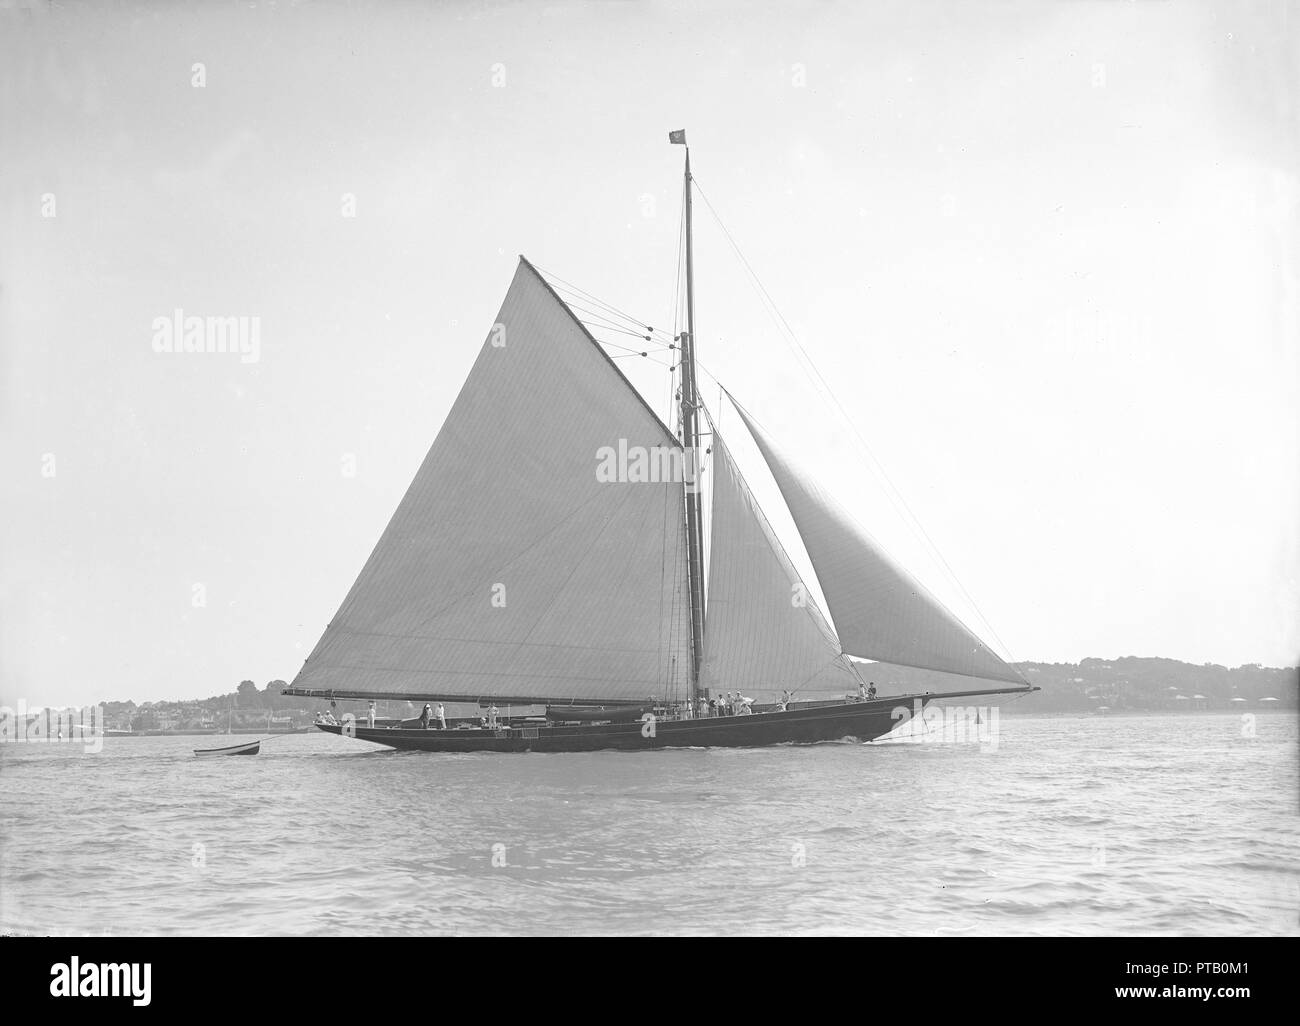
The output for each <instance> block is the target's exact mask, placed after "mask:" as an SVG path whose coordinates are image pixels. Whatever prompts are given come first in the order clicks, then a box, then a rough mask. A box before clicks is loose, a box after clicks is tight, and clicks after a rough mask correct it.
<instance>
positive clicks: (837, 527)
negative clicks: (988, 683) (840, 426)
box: [736, 405, 1025, 684]
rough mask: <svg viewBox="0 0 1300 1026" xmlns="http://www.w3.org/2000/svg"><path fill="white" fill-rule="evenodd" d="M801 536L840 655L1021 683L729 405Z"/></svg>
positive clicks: (749, 419) (1011, 669)
mask: <svg viewBox="0 0 1300 1026" xmlns="http://www.w3.org/2000/svg"><path fill="white" fill-rule="evenodd" d="M736 409H737V410H738V411H739V413H740V416H741V418H742V419H743V420H744V422H745V426H746V427H748V428H749V431H750V433H751V434H752V435H753V436H754V441H755V442H757V443H758V448H759V450H760V451H761V452H762V454H763V458H764V459H765V460H766V461H767V465H768V467H769V468H770V469H771V471H772V476H773V477H774V478H775V479H776V483H777V487H779V488H780V490H781V494H782V496H783V497H784V498H785V501H786V505H787V506H788V507H789V509H790V515H791V516H792V517H793V518H794V522H795V526H796V527H797V528H798V530H799V534H800V537H802V538H803V542H804V547H805V548H806V549H807V552H808V558H809V559H810V560H811V561H812V565H813V569H814V571H815V572H816V574H817V581H818V583H819V584H820V585H821V589H822V594H823V595H825V597H826V604H827V606H828V607H829V611H830V616H831V620H832V621H833V623H834V625H835V630H836V631H837V632H838V634H839V638H840V643H841V645H843V647H844V651H845V652H847V653H849V654H851V655H855V656H859V657H861V658H864V659H878V660H881V661H883V662H888V663H898V664H901V665H903V666H914V667H918V668H921V669H927V670H941V671H944V672H947V673H956V674H961V675H963V676H967V677H980V678H983V679H987V680H1002V681H1011V682H1013V683H1016V684H1024V683H1025V682H1024V679H1023V678H1022V677H1021V676H1020V674H1019V673H1017V672H1016V670H1015V668H1014V667H1012V666H1010V665H1008V664H1007V663H1006V662H1004V661H1003V660H1002V659H1001V658H999V657H998V656H997V654H996V653H994V652H993V651H992V650H991V649H990V648H989V647H988V646H987V645H985V644H984V642H982V641H981V640H980V639H979V638H978V637H976V636H975V635H974V634H973V633H972V632H971V631H970V629H969V628H967V627H966V626H965V625H964V624H963V623H962V622H961V621H960V620H958V619H957V618H956V617H955V616H954V615H953V614H952V613H950V612H949V611H948V610H947V609H946V608H944V606H943V604H942V603H941V602H939V600H938V599H937V598H935V597H934V596H933V595H931V594H930V592H929V591H928V590H927V589H926V588H925V586H924V585H922V584H921V583H920V582H919V581H917V580H916V579H915V578H914V577H912V575H911V574H909V573H908V572H907V571H906V570H904V569H903V568H902V567H901V566H899V565H898V564H897V563H896V562H894V560H893V559H892V558H890V556H889V555H888V554H887V553H886V552H885V551H884V549H882V548H881V547H880V545H879V544H878V543H877V542H876V541H875V539H873V538H872V537H871V535H870V534H868V533H867V531H866V530H865V529H864V528H862V527H861V526H860V525H859V524H858V523H857V522H856V521H855V520H854V519H853V517H852V516H851V515H850V514H849V513H848V512H847V511H846V510H845V509H844V508H843V507H842V506H840V505H839V503H837V502H836V501H835V500H834V499H833V498H832V497H831V496H830V495H829V494H828V493H827V492H826V491H825V489H824V488H822V487H821V485H819V484H818V483H817V482H816V481H814V480H812V479H811V478H809V477H807V476H806V475H805V474H803V473H802V472H800V471H799V470H797V469H796V468H795V467H794V465H793V464H792V463H791V462H790V461H789V460H788V459H787V458H786V457H785V456H784V455H783V454H782V453H781V452H780V451H779V450H778V449H777V448H776V447H775V446H774V445H773V444H772V441H771V439H769V438H768V437H767V435H766V434H764V432H763V431H762V429H760V428H759V426H758V425H757V424H755V423H754V420H753V418H752V417H750V416H749V414H748V413H746V412H745V410H743V409H741V407H740V406H739V405H737V406H736Z"/></svg>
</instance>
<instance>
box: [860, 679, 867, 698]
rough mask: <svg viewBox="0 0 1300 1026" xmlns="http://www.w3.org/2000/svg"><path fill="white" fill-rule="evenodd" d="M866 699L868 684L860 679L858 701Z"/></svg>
mask: <svg viewBox="0 0 1300 1026" xmlns="http://www.w3.org/2000/svg"><path fill="white" fill-rule="evenodd" d="M866 700H867V686H866V685H865V684H863V683H862V681H858V701H859V702H865V701H866Z"/></svg>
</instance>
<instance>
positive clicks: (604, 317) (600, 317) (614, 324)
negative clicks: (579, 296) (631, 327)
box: [565, 299, 651, 342]
mask: <svg viewBox="0 0 1300 1026" xmlns="http://www.w3.org/2000/svg"><path fill="white" fill-rule="evenodd" d="M565 305H566V306H568V308H569V309H570V310H575V311H579V312H581V313H584V314H586V315H587V316H588V317H590V318H592V319H593V320H596V321H600V322H601V323H602V324H606V325H609V326H610V327H611V328H614V329H615V330H617V331H626V330H627V326H626V324H625V323H620V322H618V321H616V320H615V319H614V318H613V317H610V316H609V315H608V314H606V313H604V312H603V311H601V310H589V309H587V307H585V306H583V305H582V304H581V303H578V302H575V301H574V300H571V299H570V300H566V301H565ZM575 316H576V315H575ZM627 323H632V322H627ZM632 334H635V335H636V336H637V337H638V338H643V339H645V340H646V341H647V342H649V341H650V339H651V336H649V335H647V334H646V333H645V331H637V332H632Z"/></svg>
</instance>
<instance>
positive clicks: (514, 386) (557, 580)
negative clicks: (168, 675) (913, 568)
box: [292, 258, 690, 703]
mask: <svg viewBox="0 0 1300 1026" xmlns="http://www.w3.org/2000/svg"><path fill="white" fill-rule="evenodd" d="M665 449H667V450H670V451H671V452H673V453H678V452H680V445H679V443H678V442H677V440H676V439H675V438H674V437H673V436H672V434H671V433H670V432H669V431H668V429H667V428H666V427H664V425H663V423H662V422H661V421H660V420H659V419H658V417H656V416H655V415H654V413H653V412H652V411H651V410H650V408H649V407H648V406H647V405H646V404H645V402H644V400H642V398H641V397H640V395H638V394H637V393H636V391H635V390H634V389H633V388H632V386H631V385H630V384H629V383H628V382H627V380H626V378H624V377H623V375H622V373H621V372H620V371H619V370H618V369H617V367H616V366H615V365H614V364H613V362H612V361H611V360H610V359H609V357H608V356H607V355H606V354H605V353H604V351H603V350H602V349H601V348H600V347H599V345H598V344H597V343H596V342H595V340H594V339H592V338H591V336H590V335H589V334H588V333H587V332H586V330H585V329H584V328H583V327H582V325H581V324H580V323H579V322H578V321H577V320H576V318H575V317H574V315H573V314H572V313H571V312H570V310H569V309H568V307H566V306H565V305H564V304H563V303H562V302H561V301H560V300H559V298H558V297H557V296H556V295H555V293H554V292H553V291H552V290H551V288H550V286H549V285H547V284H546V282H545V281H544V280H543V279H542V278H541V276H540V275H539V274H538V273H537V271H536V270H535V269H534V268H533V266H532V265H531V264H529V263H528V262H527V261H526V260H523V259H522V258H521V260H520V264H519V267H518V269H517V271H516V273H515V277H514V280H513V282H512V284H511V286H510V290H509V292H508V293H507V295H506V298H505V303H504V305H503V306H502V308H501V313H500V315H499V316H498V317H497V322H496V324H495V325H494V326H493V329H492V331H491V332H490V333H489V335H488V338H487V339H486V340H485V342H484V344H483V348H482V349H481V350H480V352H479V355H478V358H477V360H476V361H475V363H474V367H473V369H472V370H471V372H470V375H469V378H468V379H467V380H466V382H465V384H464V387H463V388H462V389H461V392H460V395H459V396H458V397H457V399H456V402H455V404H454V405H453V406H452V409H451V412H450V413H449V415H448V416H447V420H446V422H445V423H444V424H443V426H442V429H441V430H440V431H439V433H438V437H437V438H436V439H435V441H434V443H433V446H432V448H431V449H430V450H429V453H428V455H427V456H426V457H425V460H424V463H423V464H422V465H421V467H420V469H419V471H418V472H417V473H416V475H415V479H414V480H413V481H412V482H411V485H410V487H409V488H408V490H407V492H406V495H405V497H404V498H403V499H402V501H401V504H400V505H399V506H398V508H397V511H396V513H394V515H393V518H392V520H391V521H390V522H389V524H388V527H387V529H386V530H385V531H384V533H383V535H382V537H381V538H380V540H379V543H378V545H377V546H376V547H375V550H374V552H373V553H371V555H370V558H369V559H368V560H367V561H366V564H365V566H364V568H363V569H362V571H361V573H360V575H359V576H358V577H357V580H356V583H354V584H353V585H352V589H351V591H349V592H348V595H347V597H346V598H345V599H344V601H343V604H342V606H341V607H340V608H339V611H338V613H337V614H336V615H335V617H334V619H333V621H332V622H331V623H330V625H329V627H328V628H327V629H326V631H325V633H324V635H323V636H322V637H321V639H320V641H319V642H318V643H317V645H316V648H315V649H314V650H313V652H312V653H311V655H310V656H309V657H308V659H307V661H306V663H305V664H304V666H303V668H302V670H301V671H300V672H299V674H298V676H297V678H296V679H295V680H294V682H293V685H292V688H293V690H295V691H301V692H309V693H312V694H337V695H340V696H350V695H356V696H379V697H393V698H399V697H400V698H416V699H423V698H444V699H447V700H456V699H469V700H473V699H489V698H490V699H493V700H495V701H498V702H518V703H524V702H563V701H571V700H580V701H589V700H602V701H620V700H622V701H644V700H645V699H647V698H649V697H651V696H655V697H659V698H664V697H669V696H672V695H674V694H680V693H682V692H688V689H689V687H690V628H689V620H688V618H689V601H688V597H687V593H686V549H685V538H684V531H683V527H682V516H683V512H682V511H683V508H684V507H683V503H684V501H685V496H684V484H683V482H682V480H681V477H680V475H675V479H674V475H667V477H668V479H666V480H660V479H659V478H660V477H663V476H665V475H656V474H651V475H650V477H651V479H650V480H639V479H637V478H639V477H642V476H645V475H644V474H637V473H635V472H634V473H630V474H626V475H616V479H615V480H608V477H609V475H598V468H599V466H600V463H601V459H600V457H601V454H602V453H607V452H609V451H615V452H618V453H627V452H631V453H640V452H651V453H662V452H664V451H665ZM661 462H665V463H666V462H668V461H661ZM644 465H645V464H644V463H643V464H642V466H643V467H644ZM624 478H629V479H624Z"/></svg>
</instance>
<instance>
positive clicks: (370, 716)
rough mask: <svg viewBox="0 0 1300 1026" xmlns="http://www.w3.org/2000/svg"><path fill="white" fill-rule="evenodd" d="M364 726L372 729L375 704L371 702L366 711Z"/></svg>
mask: <svg viewBox="0 0 1300 1026" xmlns="http://www.w3.org/2000/svg"><path fill="white" fill-rule="evenodd" d="M366 724H367V726H370V727H372V728H373V727H374V725H375V703H374V702H371V703H370V708H369V709H367V710H366Z"/></svg>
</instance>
